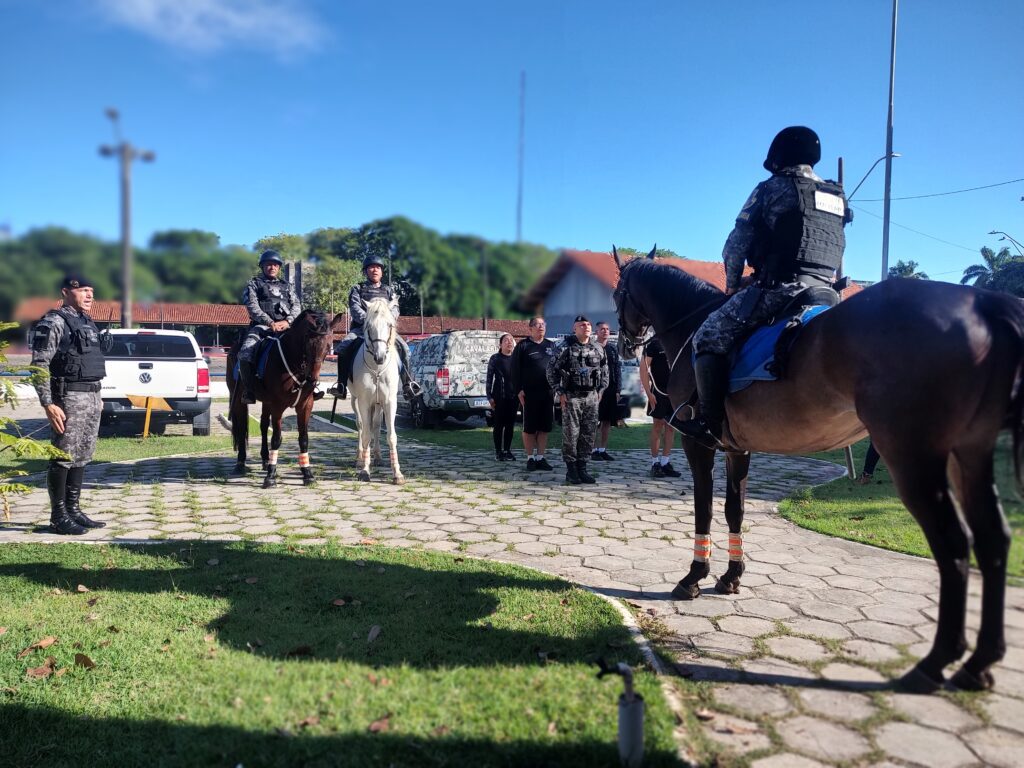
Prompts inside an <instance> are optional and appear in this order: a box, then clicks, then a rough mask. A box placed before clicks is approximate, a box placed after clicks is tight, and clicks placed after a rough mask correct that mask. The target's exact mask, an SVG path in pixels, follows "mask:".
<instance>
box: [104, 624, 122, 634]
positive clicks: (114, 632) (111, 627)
mask: <svg viewBox="0 0 1024 768" xmlns="http://www.w3.org/2000/svg"><path fill="white" fill-rule="evenodd" d="M120 631H121V630H120V629H118V628H117V627H116V626H114V625H113V624H111V625H110V626H109V627H107V632H110V633H112V634H115V635H116V634H117V633H118V632H120Z"/></svg>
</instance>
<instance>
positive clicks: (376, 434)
mask: <svg viewBox="0 0 1024 768" xmlns="http://www.w3.org/2000/svg"><path fill="white" fill-rule="evenodd" d="M397 333H398V330H397V328H396V327H395V316H394V315H392V314H391V307H390V306H389V304H388V301H387V299H383V298H380V299H372V300H371V301H369V302H367V304H366V322H365V323H363V347H362V349H361V350H360V352H359V354H357V355H356V358H355V360H354V361H353V363H352V387H351V391H352V410H353V411H355V415H356V421H357V422H358V424H359V453H358V456H357V458H356V467H357V468H358V469H359V479H360V480H364V481H368V480H369V479H370V455H371V446H372V445H373V444H374V443H378V444H379V440H380V427H381V420H382V419H385V421H384V423H385V424H386V425H387V432H388V449H389V450H390V451H391V471H392V472H393V473H394V479H393V482H394V483H395V485H401V484H402V483H404V482H405V476H404V475H402V470H401V468H400V467H399V466H398V440H397V438H396V437H395V411H396V409H397V407H398V382H399V376H398V353H397V352H396V350H395V337H396V335H397ZM378 452H379V449H378Z"/></svg>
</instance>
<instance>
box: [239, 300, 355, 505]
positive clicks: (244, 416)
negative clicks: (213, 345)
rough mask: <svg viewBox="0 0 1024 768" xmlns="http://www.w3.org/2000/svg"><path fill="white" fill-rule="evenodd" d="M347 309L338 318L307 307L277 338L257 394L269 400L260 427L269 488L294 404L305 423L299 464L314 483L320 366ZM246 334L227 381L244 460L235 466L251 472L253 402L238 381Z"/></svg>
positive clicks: (300, 421) (300, 422)
mask: <svg viewBox="0 0 1024 768" xmlns="http://www.w3.org/2000/svg"><path fill="white" fill-rule="evenodd" d="M344 319H345V318H344V315H338V316H336V317H335V318H334V321H333V322H330V321H328V319H327V315H325V314H324V313H323V312H319V311H316V310H305V311H304V312H302V314H300V315H299V316H298V317H297V318H295V323H294V324H293V325H292V327H291V328H289V329H288V330H286V331H284V332H283V333H282V334H281V335H280V336H277V337H275V338H274V340H273V341H271V349H270V354H269V356H268V358H267V365H266V370H265V371H264V373H263V378H262V379H261V380H259V381H257V382H256V398H257V399H258V400H261V401H262V402H263V413H262V414H261V415H260V432H261V433H262V436H263V443H262V445H261V447H260V457H261V458H262V459H263V469H264V471H266V473H267V474H266V477H265V478H264V480H263V487H264V488H272V487H274V486H275V485H277V451H278V449H279V448H280V447H281V418H282V416H283V415H284V412H285V410H286V409H288V408H294V409H295V415H296V417H297V418H296V420H297V421H298V427H299V467H300V468H301V469H302V482H303V483H304V484H305V485H312V484H313V470H312V469H311V468H310V465H309V419H310V416H311V414H312V413H313V400H314V398H313V392H314V389H315V387H316V384H317V380H318V379H319V377H320V366H321V365H323V362H324V358H326V357H327V353H328V352H329V351H330V350H331V341H332V339H333V338H334V332H335V331H338V330H340V329H341V327H342V326H343V325H344ZM240 343H241V339H239V341H238V342H236V343H235V345H234V346H233V347H232V348H231V351H230V352H229V353H228V359H227V368H228V370H227V383H228V392H229V393H230V401H231V404H230V411H229V412H230V414H231V438H232V442H233V444H234V447H235V450H236V451H238V461H237V462H236V464H235V472H237V473H243V472H245V471H246V470H245V452H246V443H247V442H248V440H249V406H248V405H246V403H245V402H244V401H243V400H242V396H241V387H239V386H238V382H236V381H235V361H236V359H237V358H238V348H239V346H240ZM271 422H273V427H274V434H273V437H272V438H271V441H270V445H269V446H268V445H267V429H268V427H269V426H270V424H271Z"/></svg>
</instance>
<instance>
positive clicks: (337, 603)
mask: <svg viewBox="0 0 1024 768" xmlns="http://www.w3.org/2000/svg"><path fill="white" fill-rule="evenodd" d="M331 605H333V606H334V607H335V608H341V607H342V606H343V605H345V598H343V597H336V598H335V599H334V600H331Z"/></svg>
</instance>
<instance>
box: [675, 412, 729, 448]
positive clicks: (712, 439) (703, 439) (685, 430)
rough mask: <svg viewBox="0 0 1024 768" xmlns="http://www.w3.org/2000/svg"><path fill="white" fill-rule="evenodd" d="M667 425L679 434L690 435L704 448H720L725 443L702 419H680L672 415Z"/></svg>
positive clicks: (723, 446)
mask: <svg viewBox="0 0 1024 768" xmlns="http://www.w3.org/2000/svg"><path fill="white" fill-rule="evenodd" d="M668 424H669V426H670V427H672V429H674V430H676V431H677V432H679V433H680V434H683V435H686V436H687V437H692V438H693V439H694V440H695V441H696V442H697V444H698V445H701V446H703V447H705V448H711V449H714V450H721V449H724V448H725V444H724V443H722V438H720V437H719V436H718V435H716V434H715V433H714V432H712V431H711V427H709V426H708V423H707V422H706V421H704V419H688V420H687V421H682V420H680V419H677V418H676V417H675V416H673V417H672V418H671V419H669V422H668Z"/></svg>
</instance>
